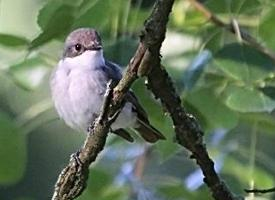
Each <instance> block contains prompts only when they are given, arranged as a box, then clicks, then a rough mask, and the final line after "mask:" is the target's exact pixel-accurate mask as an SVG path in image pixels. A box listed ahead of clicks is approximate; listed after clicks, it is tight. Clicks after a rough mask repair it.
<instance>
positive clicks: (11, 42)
mask: <svg viewBox="0 0 275 200" xmlns="http://www.w3.org/2000/svg"><path fill="white" fill-rule="evenodd" d="M28 43H29V41H28V40H27V39H26V38H23V37H20V36H15V35H9V34H4V33H0V45H3V46H7V47H20V46H26V45H28Z"/></svg>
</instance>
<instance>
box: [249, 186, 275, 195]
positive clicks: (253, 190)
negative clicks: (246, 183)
mask: <svg viewBox="0 0 275 200" xmlns="http://www.w3.org/2000/svg"><path fill="white" fill-rule="evenodd" d="M244 191H245V192H247V193H261V194H264V193H271V192H275V187H273V188H269V189H245V190H244Z"/></svg>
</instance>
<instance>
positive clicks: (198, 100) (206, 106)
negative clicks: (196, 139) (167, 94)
mask: <svg viewBox="0 0 275 200" xmlns="http://www.w3.org/2000/svg"><path fill="white" fill-rule="evenodd" d="M184 101H185V103H186V104H187V106H189V108H190V109H191V110H192V112H193V113H194V115H195V116H196V117H198V118H199V121H200V122H201V123H202V125H203V126H205V127H204V128H205V129H206V130H208V131H210V130H213V129H216V128H227V129H232V128H234V127H235V126H236V125H237V122H238V118H237V114H236V113H235V112H233V111H232V110H230V109H229V108H228V107H226V106H225V105H224V104H223V102H222V100H221V99H219V98H218V97H217V96H216V95H215V94H214V92H213V91H212V90H211V89H208V88H204V89H200V90H197V91H193V92H191V93H189V94H188V95H187V96H186V97H184Z"/></svg>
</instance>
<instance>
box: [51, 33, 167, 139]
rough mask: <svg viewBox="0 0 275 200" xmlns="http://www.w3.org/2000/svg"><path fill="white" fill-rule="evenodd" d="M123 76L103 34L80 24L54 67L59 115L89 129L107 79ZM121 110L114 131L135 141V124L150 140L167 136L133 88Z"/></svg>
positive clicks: (53, 88)
mask: <svg viewBox="0 0 275 200" xmlns="http://www.w3.org/2000/svg"><path fill="white" fill-rule="evenodd" d="M121 77H122V73H121V69H120V67H119V66H118V65H116V64H114V63H112V62H109V61H107V60H106V59H104V57H103V49H102V43H101V38H100V36H99V34H98V33H97V31H96V30H95V29H91V28H80V29H77V30H75V31H73V32H71V33H70V34H69V36H68V37H67V39H66V41H65V48H64V53H63V58H62V59H61V60H60V61H59V63H58V66H57V68H56V69H55V70H54V72H53V74H52V76H51V81H50V86H51V92H52V98H53V101H54V105H55V108H56V110H57V112H58V114H59V116H60V117H61V118H62V119H63V120H64V121H65V123H66V124H67V125H68V126H70V127H71V128H73V129H75V130H78V131H83V132H85V131H87V129H88V127H89V125H90V123H91V122H92V121H94V120H95V118H96V117H97V116H98V115H99V112H100V109H101V107H102V103H103V100H104V94H105V91H106V88H107V83H108V82H109V81H110V80H113V81H116V82H118V81H119V80H120V79H121ZM125 100H126V103H125V106H124V107H123V109H122V111H121V113H120V114H119V116H118V117H117V119H116V120H115V122H114V123H113V124H112V125H111V132H113V133H115V134H117V135H119V136H121V137H123V138H124V139H126V140H128V141H130V142H132V141H133V138H132V137H131V135H130V134H129V133H128V132H127V131H126V130H125V128H134V129H135V130H136V131H137V132H138V133H140V135H141V136H142V137H143V138H144V139H145V140H146V141H148V142H151V143H152V142H156V141H157V140H159V139H165V137H164V136H163V135H162V134H161V133H160V132H159V131H158V130H157V129H155V128H154V127H153V126H151V125H150V123H149V120H148V117H147V114H146V112H145V110H144V109H143V108H142V107H141V105H140V104H139V102H138V100H137V98H136V96H135V95H134V93H133V92H132V91H129V92H128V93H127V94H126V97H125Z"/></svg>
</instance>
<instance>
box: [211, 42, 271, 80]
mask: <svg viewBox="0 0 275 200" xmlns="http://www.w3.org/2000/svg"><path fill="white" fill-rule="evenodd" d="M215 61H216V63H217V65H218V68H220V69H221V70H223V71H224V72H225V73H226V74H227V75H228V76H229V77H231V78H233V79H235V80H237V81H241V82H243V83H245V84H253V83H255V82H257V81H260V80H262V79H264V78H267V77H269V76H270V74H271V73H274V64H273V61H272V60H271V59H270V58H269V57H267V56H266V55H264V54H262V53H261V52H258V51H257V50H255V49H253V48H251V47H248V46H246V45H244V44H243V45H240V44H239V43H233V44H229V45H226V46H225V47H224V48H223V49H221V50H220V51H219V52H218V53H217V54H216V56H215Z"/></svg>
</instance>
